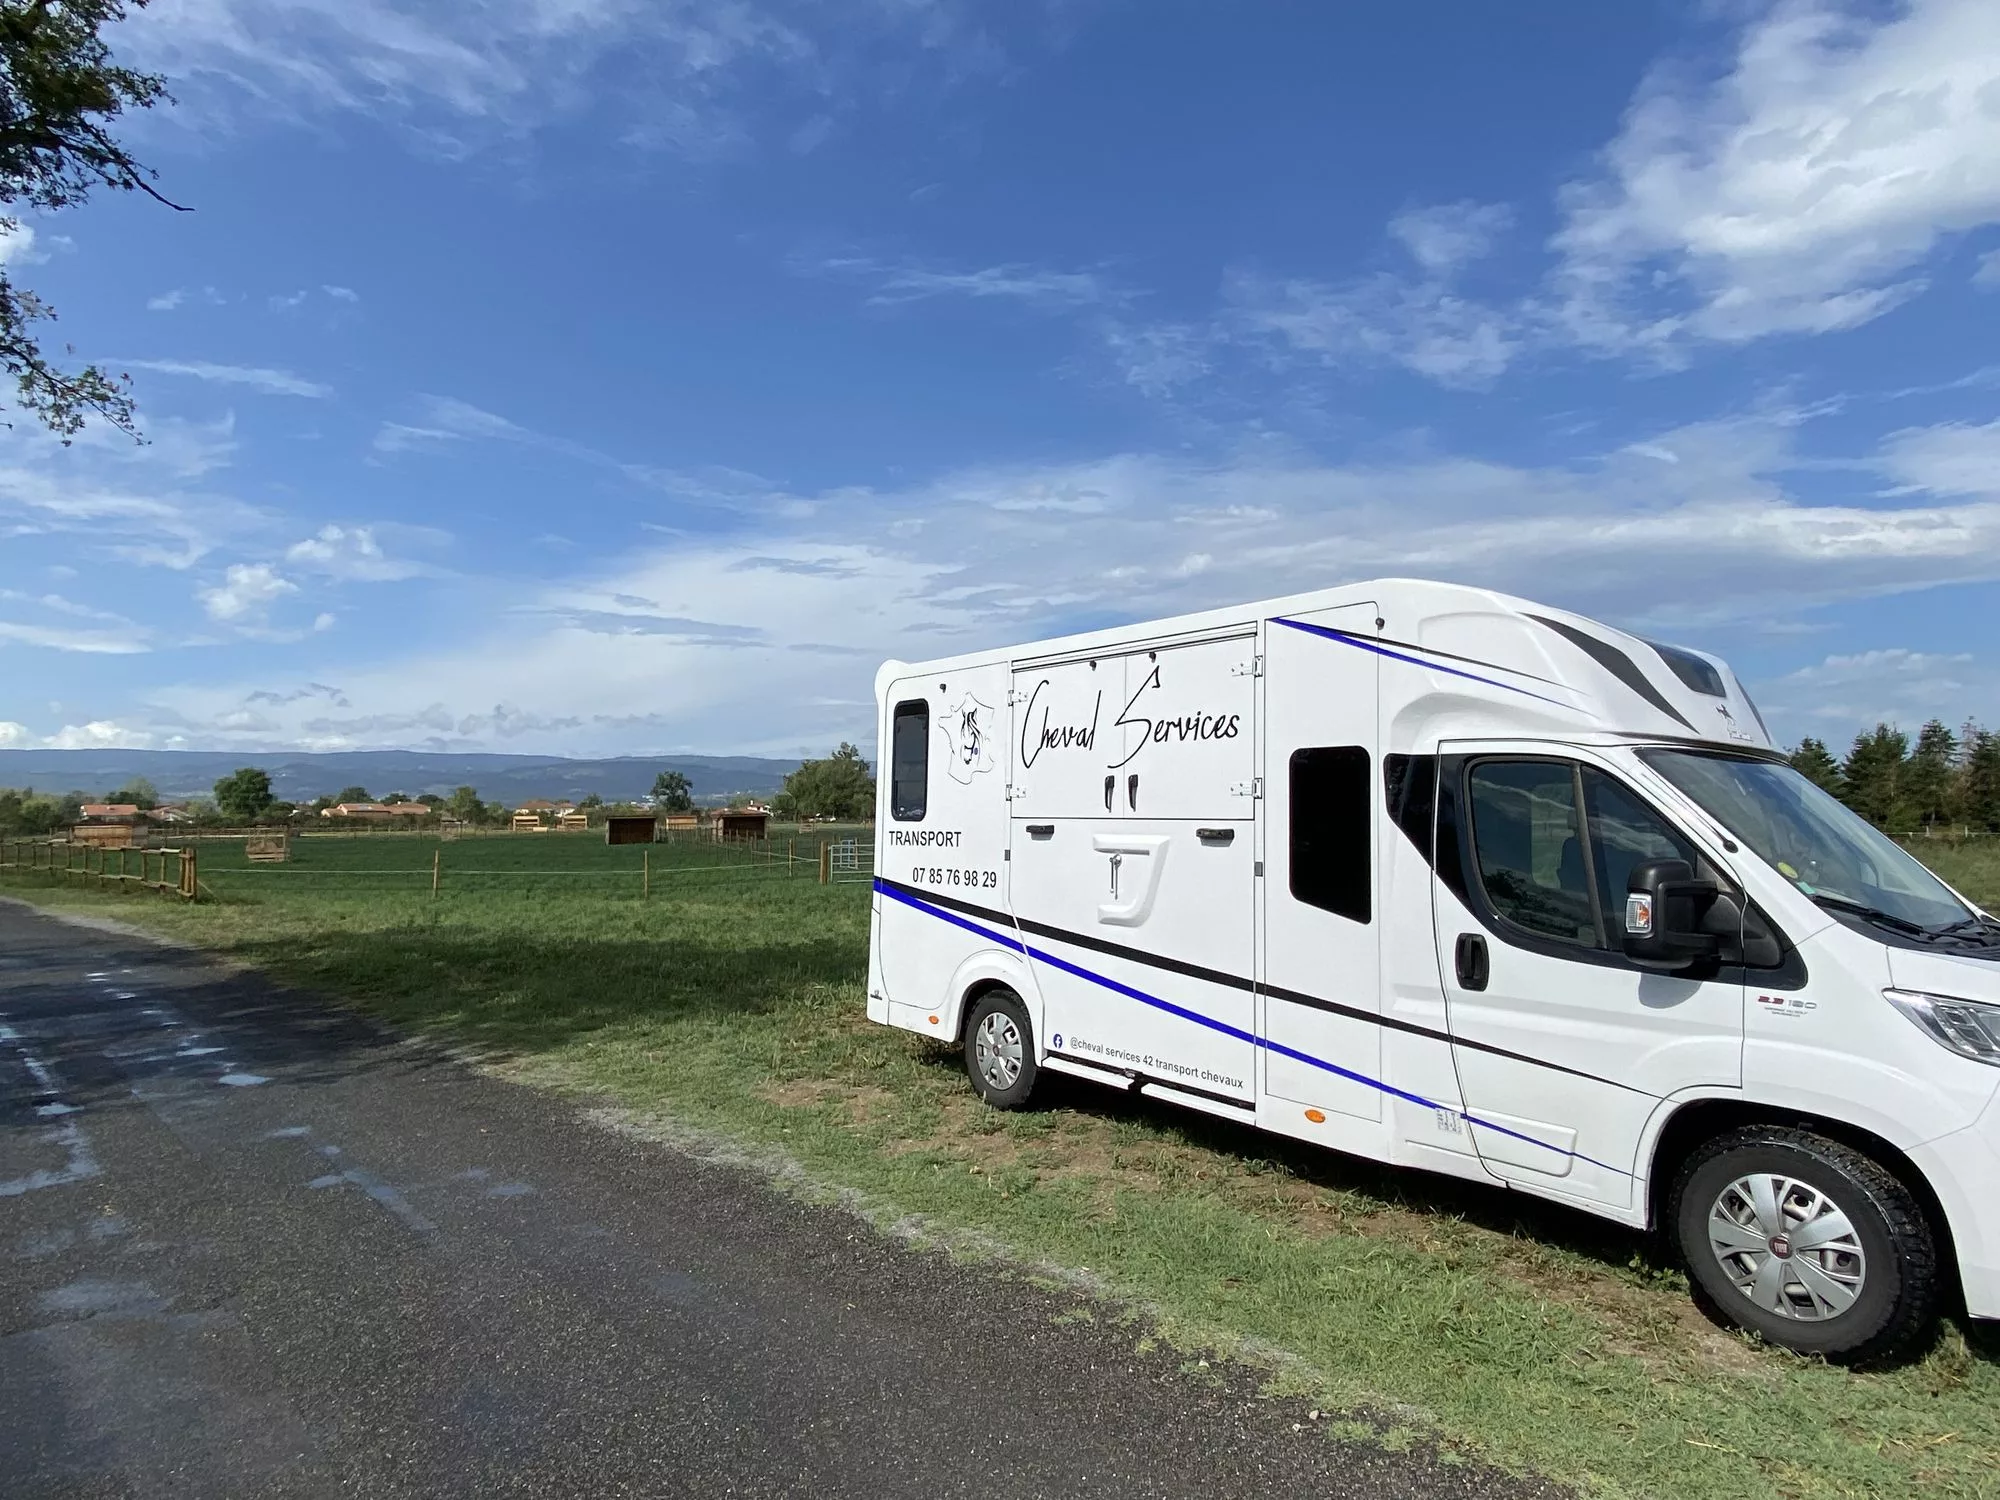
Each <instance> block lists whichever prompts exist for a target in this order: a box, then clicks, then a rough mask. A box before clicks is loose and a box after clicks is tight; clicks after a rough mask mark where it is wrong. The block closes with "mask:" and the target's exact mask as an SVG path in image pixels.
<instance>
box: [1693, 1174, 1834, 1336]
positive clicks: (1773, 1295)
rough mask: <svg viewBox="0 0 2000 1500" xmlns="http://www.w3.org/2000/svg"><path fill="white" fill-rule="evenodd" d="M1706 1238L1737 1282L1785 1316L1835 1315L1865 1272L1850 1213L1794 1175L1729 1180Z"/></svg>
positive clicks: (1770, 1310)
mask: <svg viewBox="0 0 2000 1500" xmlns="http://www.w3.org/2000/svg"><path fill="white" fill-rule="evenodd" d="M1708 1243H1709V1248H1710V1249H1712V1250H1713V1251H1714V1252H1715V1258H1716V1260H1717V1262H1719V1263H1720V1264H1721V1266H1722V1271H1723V1274H1724V1275H1725V1276H1727V1277H1728V1278H1729V1280H1730V1283H1731V1284H1732V1285H1733V1286H1735V1288H1736V1290H1737V1291H1739V1292H1741V1293H1742V1294H1743V1295H1744V1296H1746V1297H1748V1298H1749V1299H1750V1300H1751V1301H1752V1302H1754V1303H1756V1304H1757V1306H1759V1307H1761V1308H1762V1309H1763V1310H1764V1311H1765V1312H1768V1313H1775V1314H1777V1315H1778V1316H1779V1317H1781V1318H1796V1319H1798V1320H1799V1321H1800V1322H1804V1323H1817V1322H1823V1321H1825V1320H1826V1319H1828V1318H1837V1317H1839V1316H1840V1315H1841V1314H1842V1313H1844V1312H1846V1311H1847V1310H1848V1309H1849V1308H1850V1307H1852V1306H1853V1305H1854V1299H1855V1298H1857V1297H1859V1296H1860V1295H1861V1287H1862V1284H1863V1283H1864V1282H1865V1281H1866V1280H1867V1278H1868V1260H1867V1256H1866V1255H1865V1254H1864V1253H1863V1251H1862V1249H1861V1236H1860V1235H1858V1234H1857V1233H1855V1229H1854V1225H1853V1224H1852V1223H1850V1222H1849V1221H1848V1218H1847V1215H1846V1214H1844V1213H1843V1212H1841V1210H1840V1206H1839V1205H1838V1204H1836V1203H1835V1202H1834V1201H1833V1200H1832V1199H1831V1198H1829V1197H1827V1195H1826V1194H1825V1193H1822V1192H1821V1191H1820V1190H1819V1189H1818V1188H1816V1187H1814V1186H1813V1185H1812V1184H1811V1183H1809V1182H1801V1181H1799V1180H1798V1179H1797V1178H1796V1177H1780V1176H1778V1175H1776V1174H1774V1173H1770V1172H1758V1173H1753V1174H1752V1175H1750V1176H1748V1177H1739V1178H1737V1179H1736V1181H1734V1182H1732V1183H1730V1184H1729V1186H1728V1187H1726V1188H1724V1189H1723V1190H1722V1191H1721V1193H1720V1194H1718V1195H1717V1196H1716V1200H1715V1204H1714V1206H1713V1207H1712V1208H1710V1209H1709V1211H1708Z"/></svg>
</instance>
